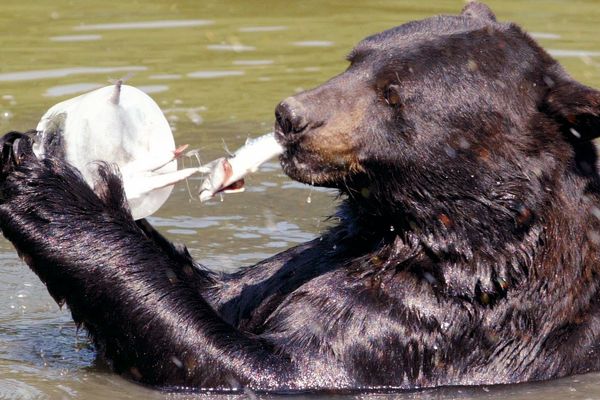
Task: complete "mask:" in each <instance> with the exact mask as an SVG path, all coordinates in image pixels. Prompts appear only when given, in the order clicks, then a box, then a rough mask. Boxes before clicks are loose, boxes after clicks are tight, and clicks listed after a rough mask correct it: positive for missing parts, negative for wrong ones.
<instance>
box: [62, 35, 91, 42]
mask: <svg viewBox="0 0 600 400" xmlns="http://www.w3.org/2000/svg"><path fill="white" fill-rule="evenodd" d="M100 39H102V35H63V36H52V37H51V38H50V40H51V41H53V42H92V41H94V40H100Z"/></svg>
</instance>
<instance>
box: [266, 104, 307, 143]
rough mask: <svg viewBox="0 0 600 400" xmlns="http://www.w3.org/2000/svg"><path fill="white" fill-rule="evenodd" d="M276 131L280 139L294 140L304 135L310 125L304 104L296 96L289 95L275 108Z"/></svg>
mask: <svg viewBox="0 0 600 400" xmlns="http://www.w3.org/2000/svg"><path fill="white" fill-rule="evenodd" d="M275 121H276V122H275V132H276V134H277V136H279V137H280V139H283V140H285V141H293V140H294V139H297V138H298V137H299V136H300V135H302V134H303V133H304V132H305V131H306V130H307V129H306V128H307V127H308V125H309V122H310V121H309V119H308V116H307V111H306V108H305V107H304V105H303V104H302V103H301V102H300V101H298V100H297V99H296V98H295V97H288V98H287V99H285V100H283V101H282V102H281V103H279V104H278V105H277V108H275Z"/></svg>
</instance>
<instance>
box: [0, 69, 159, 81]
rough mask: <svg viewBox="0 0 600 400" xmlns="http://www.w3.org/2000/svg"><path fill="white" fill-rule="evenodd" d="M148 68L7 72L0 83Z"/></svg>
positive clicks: (2, 75) (0, 76) (0, 75)
mask: <svg viewBox="0 0 600 400" xmlns="http://www.w3.org/2000/svg"><path fill="white" fill-rule="evenodd" d="M147 69H148V68H147V67H141V66H131V67H72V68H59V69H42V70H37V71H21V72H7V73H4V74H0V82H9V81H13V82H14V81H31V80H36V79H51V78H64V77H67V76H72V75H85V74H89V75H91V74H108V73H113V72H135V71H145V70H147Z"/></svg>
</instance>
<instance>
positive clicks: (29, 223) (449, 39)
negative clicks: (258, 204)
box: [0, 3, 600, 391]
mask: <svg viewBox="0 0 600 400" xmlns="http://www.w3.org/2000/svg"><path fill="white" fill-rule="evenodd" d="M350 59H351V61H352V64H351V66H350V67H349V69H348V70H347V71H346V72H344V73H343V74H341V75H340V76H338V77H336V78H334V79H332V80H331V81H329V82H327V83H326V84H324V85H322V86H321V87H319V88H316V89H314V90H312V91H308V92H306V93H303V94H300V95H298V96H296V97H295V99H296V100H297V102H296V103H295V104H301V105H302V106H301V107H303V110H302V111H303V113H304V118H305V120H306V121H304V122H306V124H305V125H303V126H301V127H299V128H302V129H296V130H294V132H292V133H290V132H288V133H287V134H286V133H285V132H282V131H281V129H283V128H282V127H281V126H279V134H280V140H281V141H282V143H284V144H285V145H286V146H287V148H288V151H287V152H286V154H284V156H283V157H282V164H283V166H284V169H285V170H286V172H287V173H288V174H290V176H292V177H294V178H296V179H299V180H302V181H309V182H310V181H311V180H312V179H316V181H315V182H317V183H319V184H322V185H327V186H334V187H338V188H340V190H341V192H342V194H343V195H344V196H345V197H346V200H345V202H344V204H343V205H342V206H341V208H340V210H339V213H338V215H339V218H340V224H339V225H338V226H337V227H335V228H333V229H331V230H330V231H329V232H326V233H325V234H324V235H323V236H322V237H320V238H318V239H316V240H313V241H311V242H309V243H306V244H303V245H301V246H298V247H295V248H292V249H290V250H287V251H285V252H283V253H281V254H278V255H276V256H274V257H272V258H270V259H268V260H265V261H263V262H261V263H259V264H257V265H255V266H253V267H249V268H245V269H242V270H240V271H239V272H237V273H234V274H231V275H223V276H221V275H215V274H213V273H211V272H210V271H208V270H206V269H204V268H203V267H202V266H200V265H198V264H196V263H195V262H194V261H193V260H192V259H191V257H190V256H189V254H188V252H187V250H186V249H185V248H184V247H182V246H175V245H173V244H171V243H170V242H169V241H168V240H166V239H165V238H164V237H162V236H161V235H160V234H159V233H158V232H156V231H155V230H154V229H153V228H152V227H151V226H150V225H149V224H148V223H147V222H146V221H144V220H142V221H138V222H135V221H133V220H132V218H131V215H130V213H129V210H128V209H127V205H126V202H125V201H124V196H123V190H122V187H121V183H120V179H119V177H118V173H115V171H113V170H112V169H111V168H110V167H109V166H106V165H101V166H100V167H99V173H98V184H97V185H96V188H95V191H93V190H92V189H91V188H89V187H88V186H87V185H86V184H85V182H84V181H83V179H82V177H81V175H80V174H79V173H77V172H76V171H75V170H74V169H73V168H71V167H70V166H69V165H66V164H65V163H64V162H62V161H61V160H60V159H59V158H52V157H50V158H47V159H45V160H41V161H40V160H38V159H36V158H35V156H34V155H33V153H32V151H31V142H30V139H29V137H28V136H26V135H21V134H19V133H16V132H12V133H9V134H7V135H6V136H4V138H2V141H1V143H0V144H1V147H2V156H1V159H0V163H1V164H0V167H1V172H0V203H1V204H0V227H1V229H2V232H3V234H4V236H5V237H6V238H8V239H9V240H10V241H11V242H12V243H13V244H14V245H15V247H16V248H17V250H18V251H19V253H20V254H21V256H22V257H23V259H24V260H25V261H26V262H27V263H28V264H29V266H30V267H31V268H32V269H33V270H34V271H35V272H36V273H37V274H38V276H39V277H40V279H42V281H44V282H45V283H46V285H47V287H48V290H49V292H50V293H51V295H52V296H53V297H54V298H55V299H56V301H57V302H58V303H61V304H62V303H65V302H66V304H67V305H68V306H69V308H70V309H71V311H72V314H73V318H74V320H75V321H77V322H78V323H81V324H83V325H84V326H85V327H86V328H87V330H88V331H89V333H90V335H91V337H92V339H93V341H94V343H95V345H96V347H97V349H98V352H99V355H101V356H102V357H104V358H105V359H106V360H107V361H108V362H109V363H110V365H111V366H112V368H113V369H114V370H115V371H116V372H117V373H120V374H123V375H125V376H127V377H129V378H131V379H134V380H136V381H139V382H143V383H147V384H151V385H157V386H162V387H189V388H200V389H222V390H228V389H239V388H243V387H249V388H252V389H255V390H264V391H288V390H325V389H332V390H335V389H337V390H365V389H377V388H415V387H427V386H439V385H459V384H460V385H471V384H492V383H513V382H522V381H530V380H541V379H550V378H556V377H560V376H565V375H569V374H577V373H584V372H587V371H598V370H600V354H598V350H599V348H598V345H599V344H600V304H599V303H600V292H599V289H600V282H599V277H598V272H599V270H600V257H599V256H600V253H599V243H600V223H599V219H598V217H600V209H599V205H600V193H599V190H600V186H599V183H600V181H599V176H598V173H597V172H596V171H597V170H596V162H597V153H596V150H595V148H594V145H593V143H592V142H590V140H591V139H592V138H594V137H596V136H598V135H599V134H600V117H599V115H600V94H599V93H598V92H597V91H595V90H593V89H591V88H588V87H585V86H583V85H580V84H578V83H577V82H575V81H573V80H572V79H571V78H570V77H568V75H567V74H566V73H565V72H564V71H563V70H562V69H561V68H560V66H559V65H558V64H557V63H556V62H555V61H554V60H553V59H551V58H550V57H549V56H548V55H547V54H546V53H545V52H544V51H543V50H542V49H540V48H539V47H538V46H537V45H536V44H535V43H534V42H533V41H532V40H531V39H530V38H529V37H528V36H527V35H525V34H524V33H522V32H521V30H520V29H519V28H518V27H516V26H514V25H508V24H500V23H497V22H496V21H495V17H494V16H493V14H492V13H491V11H489V9H487V7H485V6H483V5H481V4H479V3H472V4H471V5H470V6H467V8H466V10H465V11H464V13H463V15H461V16H457V17H450V16H444V17H435V18H433V19H429V20H425V21H420V22H413V23H409V24H405V25H402V26H400V27H398V28H395V29H392V30H390V31H386V32H383V33H381V34H378V35H375V36H372V37H369V38H367V39H365V40H364V41H363V42H361V43H360V44H359V45H358V46H357V47H356V49H355V50H354V51H353V53H352V54H351V56H350ZM390 90H394V91H397V93H396V94H397V95H398V96H399V98H400V99H401V103H400V104H395V101H390V99H389V95H390ZM332 98H337V99H339V98H344V99H347V102H346V103H344V104H346V105H344V104H342V103H340V102H337V101H327V100H328V99H332ZM356 99H360V100H361V101H366V103H362V104H368V105H367V106H365V107H366V108H367V109H366V110H364V111H365V113H364V116H363V117H362V118H363V119H362V120H360V121H355V123H354V126H356V131H354V132H352V135H354V136H353V138H356V143H355V146H354V148H353V152H354V155H355V156H356V157H355V158H356V160H357V165H358V167H355V168H353V169H349V168H344V166H343V165H341V164H340V165H338V164H336V161H330V163H329V164H325V163H323V157H325V156H326V154H325V155H324V154H316V153H315V152H311V148H309V147H308V146H307V145H306V143H307V142H306V140H308V139H313V140H314V139H315V138H316V139H318V138H319V136H318V135H320V134H323V133H322V132H325V131H324V129H328V127H327V119H326V117H325V116H323V115H325V114H326V115H327V118H329V117H330V116H331V115H334V114H335V113H338V112H343V107H346V106H348V104H350V103H352V101H355V100H356ZM316 100H323V101H321V102H317V101H316ZM290 104H291V103H290ZM315 104H318V107H317V106H315ZM280 107H282V106H280ZM298 107H300V106H298ZM324 110H325V111H324ZM319 113H321V114H319ZM323 113H324V114H323ZM349 115H350V114H349ZM281 120H282V121H283V119H281ZM315 121H316V122H315ZM288 122H290V124H291V125H293V124H294V123H295V122H294V121H291V120H290V121H288ZM304 122H303V123H304ZM311 124H312V125H311ZM291 125H290V126H291ZM311 135H312V136H311Z"/></svg>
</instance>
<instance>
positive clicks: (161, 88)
mask: <svg viewBox="0 0 600 400" xmlns="http://www.w3.org/2000/svg"><path fill="white" fill-rule="evenodd" d="M136 87H137V88H138V89H140V90H141V91H142V92H144V93H146V94H153V93H162V92H166V91H167V90H169V87H168V86H167V85H143V86H136Z"/></svg>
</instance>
